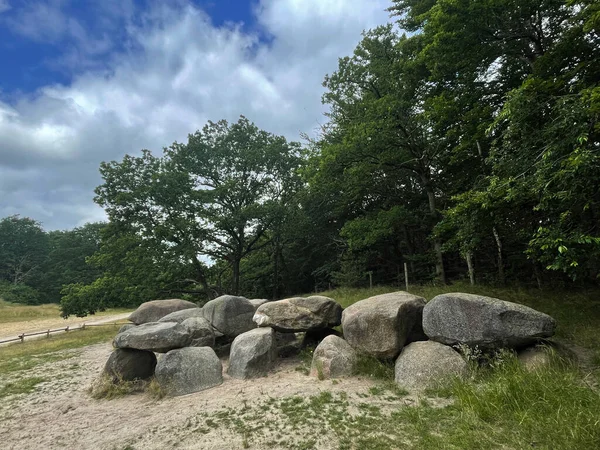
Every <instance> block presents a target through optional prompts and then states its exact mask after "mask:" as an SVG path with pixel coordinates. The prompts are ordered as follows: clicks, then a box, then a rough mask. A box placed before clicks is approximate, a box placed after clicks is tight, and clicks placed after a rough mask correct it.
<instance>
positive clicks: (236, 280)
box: [232, 256, 241, 295]
mask: <svg viewBox="0 0 600 450" xmlns="http://www.w3.org/2000/svg"><path fill="white" fill-rule="evenodd" d="M240 259H241V258H240V257H238V256H234V259H233V263H232V269H233V288H232V294H233V295H238V294H239V291H240Z"/></svg>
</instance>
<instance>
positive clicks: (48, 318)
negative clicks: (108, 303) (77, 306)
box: [0, 300, 131, 340]
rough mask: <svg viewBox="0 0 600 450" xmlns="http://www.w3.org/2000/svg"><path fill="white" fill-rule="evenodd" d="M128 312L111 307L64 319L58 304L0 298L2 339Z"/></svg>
mask: <svg viewBox="0 0 600 450" xmlns="http://www.w3.org/2000/svg"><path fill="white" fill-rule="evenodd" d="M127 312H131V310H128V309H121V308H119V309H109V310H106V311H102V312H98V313H96V314H94V315H93V316H88V317H69V318H68V319H63V318H62V317H61V316H60V309H59V306H58V305H56V304H49V305H39V306H27V305H17V304H13V303H7V302H5V301H3V300H0V340H1V339H2V338H4V337H7V336H14V335H17V334H20V333H30V332H35V331H40V330H47V329H53V328H60V327H65V326H67V325H71V324H73V325H75V324H81V323H88V322H92V321H95V320H98V319H102V318H108V317H112V316H117V315H121V314H124V313H127Z"/></svg>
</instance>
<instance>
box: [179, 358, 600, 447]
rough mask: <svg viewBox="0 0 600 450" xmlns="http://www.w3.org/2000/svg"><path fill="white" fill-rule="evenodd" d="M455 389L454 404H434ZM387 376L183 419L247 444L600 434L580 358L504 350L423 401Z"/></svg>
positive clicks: (428, 443) (537, 441)
mask: <svg viewBox="0 0 600 450" xmlns="http://www.w3.org/2000/svg"><path fill="white" fill-rule="evenodd" d="M449 394H450V396H451V397H452V399H453V400H454V403H453V404H450V405H449V406H445V407H436V406H435V405H436V404H437V403H439V404H444V405H446V404H447V402H442V401H438V400H437V399H436V397H438V396H439V397H444V398H445V397H447V396H448V395H449ZM404 395H405V393H404V392H391V391H390V390H388V388H387V385H386V384H382V385H377V386H374V387H371V388H370V389H369V391H368V393H367V394H366V395H358V396H353V397H352V398H350V397H349V396H348V395H347V394H346V393H343V392H342V393H336V394H334V393H331V392H327V391H326V392H322V393H321V394H319V395H314V396H309V397H302V396H293V397H286V398H279V399H265V400H262V401H260V402H258V403H254V404H251V405H245V407H244V408H224V409H223V410H220V411H217V412H215V413H211V414H205V413H203V414H199V415H197V416H196V417H193V418H191V419H190V420H189V423H188V424H187V427H186V428H189V429H191V430H192V431H197V432H199V433H202V434H205V433H208V432H210V431H211V430H218V429H220V428H221V429H227V430H233V431H234V432H235V433H237V434H239V436H240V438H241V440H242V442H244V443H246V444H245V445H248V446H250V447H251V448H292V449H300V448H313V447H316V446H324V445H327V447H328V448H336V449H340V450H350V449H358V448H360V449H361V450H362V449H364V450H387V449H399V448H401V449H418V450H430V449H453V450H463V449H472V450H475V449H525V448H541V449H559V450H562V449H564V450H567V449H569V450H570V449H591V448H598V443H599V442H600V395H599V393H598V392H597V391H595V390H593V389H590V388H589V387H588V386H586V385H585V384H584V383H582V380H581V377H580V374H579V373H578V370H577V368H575V367H573V366H571V365H570V364H569V363H567V362H565V361H562V360H560V359H558V358H555V359H554V360H553V362H552V363H551V365H550V366H548V367H547V368H546V369H544V370H538V371H527V370H525V369H523V368H522V366H521V365H520V364H519V363H518V361H517V360H516V358H515V357H514V356H513V357H510V356H508V354H503V355H502V358H501V359H499V360H498V361H496V362H495V364H494V367H493V370H492V367H488V368H486V369H482V370H479V371H477V372H476V373H474V375H473V377H472V378H471V379H467V380H453V381H452V383H450V384H449V385H447V386H445V387H443V388H440V389H438V390H437V392H436V391H431V392H429V393H428V394H427V397H422V398H421V400H420V402H418V405H417V406H408V405H405V404H404V402H403V401H401V399H402V397H403V396H404Z"/></svg>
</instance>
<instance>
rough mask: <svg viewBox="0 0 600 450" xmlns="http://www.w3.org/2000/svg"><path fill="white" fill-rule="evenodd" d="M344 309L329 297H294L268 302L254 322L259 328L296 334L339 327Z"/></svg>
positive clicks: (257, 313)
mask: <svg viewBox="0 0 600 450" xmlns="http://www.w3.org/2000/svg"><path fill="white" fill-rule="evenodd" d="M341 317H342V307H341V305H340V304H339V303H337V302H336V301H335V300H332V299H330V298H328V297H322V296H318V295H315V296H312V297H306V298H304V297H294V298H288V299H285V300H279V301H276V302H268V303H265V304H263V305H261V306H259V307H258V309H257V310H256V314H254V322H256V323H257V324H258V326H259V327H271V328H274V329H275V330H277V331H283V332H296V331H308V330H315V329H320V328H330V327H335V326H337V325H339V324H340V322H341Z"/></svg>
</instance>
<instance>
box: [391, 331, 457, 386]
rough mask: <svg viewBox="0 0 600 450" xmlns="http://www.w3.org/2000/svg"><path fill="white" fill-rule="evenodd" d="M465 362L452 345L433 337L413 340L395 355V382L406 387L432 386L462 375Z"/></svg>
mask: <svg viewBox="0 0 600 450" xmlns="http://www.w3.org/2000/svg"><path fill="white" fill-rule="evenodd" d="M467 370H468V366H467V363H466V361H465V360H464V359H463V357H462V356H461V355H460V354H459V353H458V352H456V351H455V350H454V349H453V348H452V347H448V346H446V345H443V344H440V343H438V342H434V341H423V342H413V343H412V344H409V345H407V346H406V347H404V349H403V350H402V353H400V356H398V359H397V360H396V367H395V375H396V376H395V379H396V383H397V384H398V385H400V386H401V387H403V388H405V389H407V390H409V391H420V390H423V389H427V388H430V387H434V386H435V384H436V383H439V382H442V381H443V380H445V379H449V378H452V377H464V376H465V375H466V374H467Z"/></svg>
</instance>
